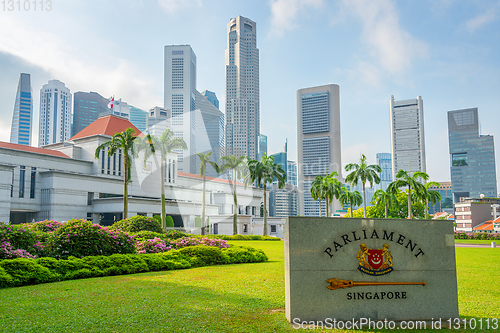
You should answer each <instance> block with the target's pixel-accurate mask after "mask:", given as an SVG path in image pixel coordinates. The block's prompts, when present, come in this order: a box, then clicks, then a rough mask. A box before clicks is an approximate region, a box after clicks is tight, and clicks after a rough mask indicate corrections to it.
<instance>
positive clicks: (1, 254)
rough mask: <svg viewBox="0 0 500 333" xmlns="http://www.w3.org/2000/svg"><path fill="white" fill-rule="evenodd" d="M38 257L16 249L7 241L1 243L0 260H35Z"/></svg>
mask: <svg viewBox="0 0 500 333" xmlns="http://www.w3.org/2000/svg"><path fill="white" fill-rule="evenodd" d="M37 257H38V256H37V255H33V254H31V253H29V252H28V251H26V250H23V249H14V248H13V247H12V244H10V243H9V242H7V241H0V259H14V258H28V259H35V258H37Z"/></svg>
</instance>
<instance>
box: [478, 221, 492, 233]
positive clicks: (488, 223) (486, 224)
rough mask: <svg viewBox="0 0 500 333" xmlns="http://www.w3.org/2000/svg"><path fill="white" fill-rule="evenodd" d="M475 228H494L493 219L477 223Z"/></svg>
mask: <svg viewBox="0 0 500 333" xmlns="http://www.w3.org/2000/svg"><path fill="white" fill-rule="evenodd" d="M473 229H474V230H479V231H481V230H484V231H486V230H493V220H489V221H486V222H483V223H481V224H479V225H476V226H475V227H474V228H473Z"/></svg>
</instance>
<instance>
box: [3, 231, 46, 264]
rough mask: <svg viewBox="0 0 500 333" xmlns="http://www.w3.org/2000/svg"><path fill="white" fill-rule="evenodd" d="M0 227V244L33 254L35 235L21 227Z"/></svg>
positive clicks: (34, 250)
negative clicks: (6, 244)
mask: <svg viewBox="0 0 500 333" xmlns="http://www.w3.org/2000/svg"><path fill="white" fill-rule="evenodd" d="M1 224H2V225H0V242H1V241H5V242H8V243H10V245H11V246H12V248H13V249H23V250H26V251H28V252H29V253H31V254H35V252H37V249H36V247H35V245H36V244H37V243H38V240H37V238H36V233H35V232H34V231H31V230H29V229H28V228H26V227H25V226H22V225H4V224H3V223H1ZM0 259H2V258H1V257H0Z"/></svg>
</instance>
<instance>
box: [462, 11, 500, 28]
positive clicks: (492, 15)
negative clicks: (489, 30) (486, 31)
mask: <svg viewBox="0 0 500 333" xmlns="http://www.w3.org/2000/svg"><path fill="white" fill-rule="evenodd" d="M496 18H497V13H496V12H495V11H488V12H487V13H485V14H482V15H478V16H476V17H474V18H471V19H470V20H468V21H467V22H466V23H465V25H466V27H467V30H469V32H470V33H473V32H474V31H476V29H478V28H480V27H482V26H483V25H485V24H487V23H489V22H491V21H494V20H495V19H496Z"/></svg>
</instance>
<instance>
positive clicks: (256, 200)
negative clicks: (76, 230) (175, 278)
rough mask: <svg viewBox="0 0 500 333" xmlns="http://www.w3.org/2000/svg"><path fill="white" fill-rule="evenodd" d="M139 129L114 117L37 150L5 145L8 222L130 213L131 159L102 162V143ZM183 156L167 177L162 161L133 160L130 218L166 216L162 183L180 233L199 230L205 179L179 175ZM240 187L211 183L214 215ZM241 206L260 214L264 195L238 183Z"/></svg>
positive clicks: (1, 196) (3, 190) (171, 163)
mask: <svg viewBox="0 0 500 333" xmlns="http://www.w3.org/2000/svg"><path fill="white" fill-rule="evenodd" d="M129 127H130V128H133V129H135V130H136V131H137V132H138V134H140V132H139V130H138V129H137V128H136V127H135V126H134V125H133V124H132V123H130V122H129V121H128V120H127V119H124V118H121V117H116V116H111V115H110V116H106V117H102V118H99V119H97V120H96V121H95V122H94V123H92V124H91V125H89V126H88V127H86V128H85V129H84V130H82V131H80V132H79V133H78V134H77V135H76V136H75V137H73V138H71V140H69V141H66V142H62V143H55V144H51V145H48V146H45V147H44V148H35V147H29V146H24V145H18V144H11V143H7V142H0V222H9V221H11V222H13V223H24V222H31V221H33V220H35V221H40V220H45V219H52V220H57V221H67V220H69V219H72V218H82V219H88V220H92V221H93V222H95V223H101V224H103V225H110V224H112V223H113V222H115V221H117V220H119V219H121V217H122V213H123V177H124V173H123V167H122V162H123V154H122V152H121V151H120V150H119V151H117V152H116V153H115V154H114V155H112V156H109V157H108V156H107V151H104V152H103V153H102V154H101V156H100V157H99V158H98V159H95V158H94V153H95V149H96V148H97V146H98V145H100V144H102V143H104V142H106V141H109V140H110V138H111V137H112V136H113V135H114V134H115V133H118V132H122V131H124V130H126V129H127V128H129ZM176 159H177V158H176V154H175V153H173V154H170V155H169V156H167V159H166V168H165V173H164V174H163V175H162V174H161V172H160V170H161V168H160V165H159V163H158V162H159V160H160V158H159V156H158V154H157V155H156V156H153V157H151V159H150V162H149V163H147V164H146V165H144V163H143V159H142V156H141V155H139V156H138V157H137V158H136V159H134V160H133V162H132V173H131V183H130V185H129V188H128V192H129V206H128V216H133V215H136V214H139V215H148V216H153V215H159V214H160V213H161V205H160V187H159V186H160V185H159V184H160V177H164V180H165V195H166V198H167V200H166V206H167V214H168V215H171V216H172V217H173V218H174V222H175V224H176V226H178V227H184V228H186V229H188V230H189V228H195V217H196V216H201V209H202V189H203V182H202V179H201V177H200V176H199V175H195V174H189V173H182V172H178V171H177V163H176ZM232 186H233V185H232V181H228V180H225V179H218V178H211V177H207V181H206V214H207V215H218V214H231V211H232V204H233V196H232ZM236 191H237V195H238V204H239V205H240V207H242V211H244V212H245V213H247V214H246V215H250V216H252V215H253V216H256V215H257V214H258V212H259V209H258V208H259V206H260V202H261V201H262V190H261V189H257V188H253V187H247V188H245V187H244V186H243V184H240V183H237V184H236Z"/></svg>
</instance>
